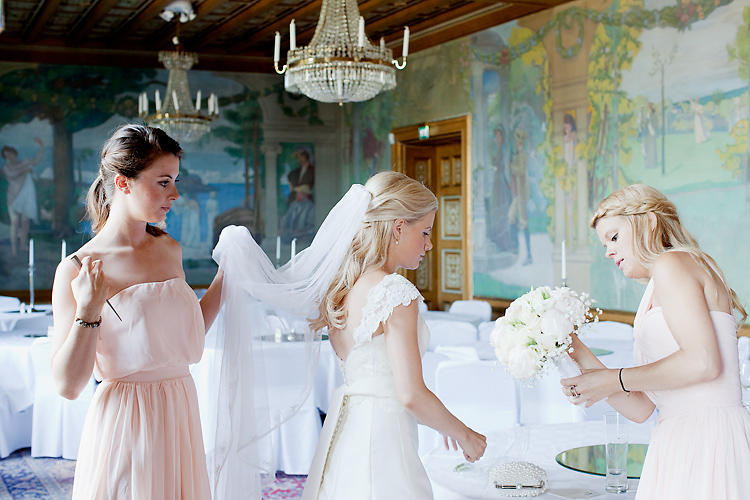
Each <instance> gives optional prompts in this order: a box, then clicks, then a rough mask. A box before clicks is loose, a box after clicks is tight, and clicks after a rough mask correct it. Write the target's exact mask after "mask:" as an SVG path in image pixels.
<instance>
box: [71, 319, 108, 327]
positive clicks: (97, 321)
mask: <svg viewBox="0 0 750 500" xmlns="http://www.w3.org/2000/svg"><path fill="white" fill-rule="evenodd" d="M76 323H78V324H79V325H81V326H82V327H84V328H96V327H98V326H99V325H101V324H102V317H101V316H99V319H98V320H96V321H94V322H92V323H87V322H85V321H83V320H82V319H81V318H76Z"/></svg>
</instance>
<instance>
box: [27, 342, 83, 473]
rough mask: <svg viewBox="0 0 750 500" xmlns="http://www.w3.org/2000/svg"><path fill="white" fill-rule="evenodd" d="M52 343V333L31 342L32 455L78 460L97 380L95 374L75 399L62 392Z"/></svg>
mask: <svg viewBox="0 0 750 500" xmlns="http://www.w3.org/2000/svg"><path fill="white" fill-rule="evenodd" d="M51 346H52V339H50V338H48V337H41V338H38V339H36V340H35V341H34V343H33V344H32V345H31V357H32V359H33V361H34V374H35V383H34V416H33V424H32V434H31V456H32V457H62V458H66V459H69V460H75V459H76V458H78V447H79V445H80V442H81V434H83V424H84V422H85V421H86V413H87V412H88V409H89V405H90V404H91V398H92V397H93V395H94V390H95V382H94V378H93V377H91V379H90V380H89V383H88V385H87V386H86V388H85V389H84V390H83V392H82V393H81V395H80V396H78V398H77V399H76V400H74V401H70V400H68V399H65V398H63V397H62V396H60V395H59V394H58V393H57V390H56V388H55V382H54V380H53V378H52V371H51V369H50V355H51V354H50V352H51Z"/></svg>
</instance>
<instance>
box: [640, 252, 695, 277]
mask: <svg viewBox="0 0 750 500" xmlns="http://www.w3.org/2000/svg"><path fill="white" fill-rule="evenodd" d="M703 274H705V272H704V271H703V269H702V268H701V266H700V265H699V264H698V263H697V262H696V261H695V259H693V256H692V255H691V254H689V253H687V252H665V253H663V254H661V255H660V256H658V257H657V258H656V260H655V261H654V267H653V276H654V281H671V280H673V279H680V278H688V277H690V278H693V279H697V278H698V277H699V276H700V275H703Z"/></svg>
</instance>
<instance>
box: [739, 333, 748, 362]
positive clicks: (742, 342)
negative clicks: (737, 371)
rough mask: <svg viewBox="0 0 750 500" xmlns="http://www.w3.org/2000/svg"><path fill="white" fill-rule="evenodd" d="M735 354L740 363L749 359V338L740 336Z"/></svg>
mask: <svg viewBox="0 0 750 500" xmlns="http://www.w3.org/2000/svg"><path fill="white" fill-rule="evenodd" d="M737 353H738V354H739V356H740V361H744V360H747V359H750V337H745V336H742V335H741V336H740V337H739V338H738V339H737Z"/></svg>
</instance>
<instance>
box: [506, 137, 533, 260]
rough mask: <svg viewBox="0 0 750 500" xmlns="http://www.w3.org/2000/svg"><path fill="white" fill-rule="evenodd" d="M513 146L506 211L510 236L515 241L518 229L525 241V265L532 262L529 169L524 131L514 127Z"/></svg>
mask: <svg viewBox="0 0 750 500" xmlns="http://www.w3.org/2000/svg"><path fill="white" fill-rule="evenodd" d="M514 138H515V148H514V149H513V153H512V154H511V159H510V190H511V193H512V194H513V201H512V202H511V203H510V210H509V211H508V223H509V224H510V237H511V240H512V241H513V242H514V243H516V245H517V241H518V232H519V230H520V231H521V232H523V238H524V241H525V243H526V259H525V260H524V261H523V265H524V266H527V265H529V264H531V263H532V262H533V260H532V258H531V235H530V234H529V214H528V207H527V205H528V203H529V171H528V160H527V158H526V151H525V150H524V145H525V143H526V132H525V131H523V130H521V129H516V131H515V133H514Z"/></svg>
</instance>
